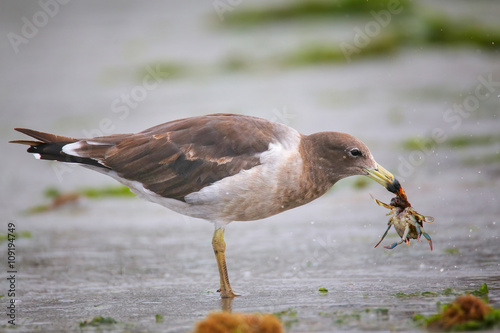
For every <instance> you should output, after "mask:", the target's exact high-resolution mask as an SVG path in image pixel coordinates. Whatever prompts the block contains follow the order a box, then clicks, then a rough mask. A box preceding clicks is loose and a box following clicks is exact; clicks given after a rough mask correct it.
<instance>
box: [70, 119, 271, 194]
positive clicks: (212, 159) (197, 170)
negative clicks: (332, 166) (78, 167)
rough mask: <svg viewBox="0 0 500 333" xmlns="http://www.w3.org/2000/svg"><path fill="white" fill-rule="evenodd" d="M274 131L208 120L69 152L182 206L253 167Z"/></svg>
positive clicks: (259, 124)
mask: <svg viewBox="0 0 500 333" xmlns="http://www.w3.org/2000/svg"><path fill="white" fill-rule="evenodd" d="M276 125H277V124H275V123H271V122H269V121H267V120H264V119H261V118H255V117H248V116H241V115H225V114H216V115H208V116H202V117H193V118H186V119H180V120H176V121H172V122H168V123H165V124H162V125H158V126H155V127H152V128H149V129H147V130H145V131H143V132H140V133H137V134H130V135H119V136H109V137H102V138H94V139H90V140H87V144H86V145H81V146H80V147H78V149H76V150H75V151H76V153H77V154H78V156H80V157H86V158H93V159H97V160H99V161H100V163H101V164H103V165H104V166H106V167H108V168H110V169H112V170H113V171H115V172H116V173H117V174H118V175H119V176H120V177H123V178H125V179H128V180H134V181H138V182H140V183H142V184H143V186H144V187H145V188H147V189H148V190H150V191H153V192H155V193H157V194H159V195H161V196H163V197H167V198H173V199H178V200H184V197H185V196H186V195H188V194H189V193H192V192H196V191H199V190H200V189H202V188H203V187H205V186H207V185H210V184H212V183H214V182H216V181H218V180H220V179H223V178H225V177H228V176H232V175H234V174H237V173H238V172H240V171H241V170H246V169H250V168H252V167H254V166H256V165H259V164H260V159H259V155H260V153H262V152H264V151H266V150H267V149H268V147H269V143H270V142H272V141H275V140H276V133H275V126H276ZM80 142H85V141H80Z"/></svg>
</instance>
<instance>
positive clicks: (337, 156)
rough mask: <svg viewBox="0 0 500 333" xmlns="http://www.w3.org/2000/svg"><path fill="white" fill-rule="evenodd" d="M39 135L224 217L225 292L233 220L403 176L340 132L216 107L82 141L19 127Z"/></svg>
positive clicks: (133, 183) (97, 166)
mask: <svg viewBox="0 0 500 333" xmlns="http://www.w3.org/2000/svg"><path fill="white" fill-rule="evenodd" d="M16 130H17V131H19V132H22V133H24V134H27V135H29V136H31V137H33V138H35V139H37V140H38V141H25V140H18V141H12V142H14V143H21V144H28V145H30V148H29V149H28V152H30V153H33V154H35V156H36V157H39V158H41V159H47V160H56V161H60V162H68V163H80V164H82V165H84V166H87V167H89V168H91V169H93V170H96V171H99V172H102V173H104V174H107V175H109V176H111V177H113V178H115V179H117V180H118V181H120V182H122V183H123V184H125V185H127V186H129V187H130V188H131V189H132V190H133V191H134V192H135V193H137V194H138V195H140V196H142V197H144V198H145V199H147V200H150V201H153V202H156V203H159V204H162V205H164V206H166V207H168V208H171V209H173V210H175V211H177V212H180V213H182V214H185V215H188V216H193V217H199V218H204V219H207V220H211V221H213V222H215V226H216V232H215V233H214V238H213V246H214V251H215V253H216V257H217V260H218V263H219V270H220V274H221V295H222V296H223V297H232V296H234V293H233V292H232V290H231V287H230V285H229V280H228V279H227V271H226V266H225V260H224V250H225V245H224V240H223V230H224V227H225V225H227V224H228V223H229V222H231V221H249V220H256V219H262V218H265V217H268V216H271V215H274V214H277V213H280V212H282V211H284V210H287V209H291V208H294V207H297V206H300V205H303V204H306V203H308V202H310V201H312V200H314V199H316V198H318V197H319V196H321V195H322V194H324V193H325V192H326V191H327V190H328V189H329V188H330V187H332V186H333V185H334V184H335V183H336V182H337V181H338V180H340V179H342V178H345V177H348V176H352V175H367V176H369V177H370V178H372V179H374V180H376V181H377V182H379V183H381V184H382V185H384V186H385V187H386V188H387V189H388V190H390V191H392V192H395V191H396V189H397V188H399V183H398V182H397V180H395V179H394V177H393V176H392V175H391V174H390V173H389V172H387V171H386V170H385V169H383V168H382V167H381V166H380V165H378V164H377V163H376V162H375V160H374V159H373V157H372V154H371V153H370V151H369V149H368V147H366V145H365V144H364V143H362V142H361V141H359V140H358V139H356V138H355V137H353V136H351V135H349V134H345V133H337V132H321V133H315V134H311V135H302V134H300V133H299V132H297V131H296V130H294V129H292V128H290V127H287V126H285V125H283V124H278V123H273V122H270V121H267V120H265V119H261V118H256V117H250V116H243V115H233V114H213V115H207V116H201V117H192V118H185V119H179V120H175V121H171V122H168V123H164V124H161V125H158V126H155V127H152V128H149V129H146V130H144V131H142V132H139V133H136V134H116V135H110V136H105V137H96V138H91V139H75V138H70V137H64V136H57V135H53V134H48V133H42V132H37V131H34V130H29V129H21V128H18V129H16Z"/></svg>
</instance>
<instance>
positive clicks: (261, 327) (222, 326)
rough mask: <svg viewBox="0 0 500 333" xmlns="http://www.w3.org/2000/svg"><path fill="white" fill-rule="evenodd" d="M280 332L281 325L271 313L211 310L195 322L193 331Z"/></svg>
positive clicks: (222, 332) (199, 332)
mask: <svg viewBox="0 0 500 333" xmlns="http://www.w3.org/2000/svg"><path fill="white" fill-rule="evenodd" d="M212 332H213V333H225V332H228V333H229V332H239V333H257V332H259V333H281V332H283V326H282V325H281V322H280V321H279V319H278V318H277V317H276V316H274V315H272V314H245V313H229V312H213V313H210V314H209V315H208V316H207V318H205V319H204V320H203V321H200V322H198V323H197V324H196V328H195V330H194V333H212Z"/></svg>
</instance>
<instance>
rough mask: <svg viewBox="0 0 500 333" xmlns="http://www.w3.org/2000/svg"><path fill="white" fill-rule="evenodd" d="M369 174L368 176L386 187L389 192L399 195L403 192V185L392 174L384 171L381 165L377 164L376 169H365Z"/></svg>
mask: <svg viewBox="0 0 500 333" xmlns="http://www.w3.org/2000/svg"><path fill="white" fill-rule="evenodd" d="M365 171H366V172H367V174H366V176H367V177H368V178H371V179H373V180H374V181H376V182H377V183H379V184H380V185H382V186H384V187H385V188H386V189H387V190H388V191H390V192H392V193H396V194H398V193H399V192H400V190H401V185H400V184H399V181H398V180H397V179H396V178H394V176H393V175H392V173H390V172H389V171H387V170H386V169H384V168H383V167H382V166H381V165H380V164H378V163H377V167H376V168H375V169H372V168H365Z"/></svg>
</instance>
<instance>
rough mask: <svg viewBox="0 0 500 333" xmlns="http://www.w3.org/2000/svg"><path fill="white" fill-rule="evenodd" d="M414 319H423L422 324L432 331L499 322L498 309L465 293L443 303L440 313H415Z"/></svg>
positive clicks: (476, 326)
mask: <svg viewBox="0 0 500 333" xmlns="http://www.w3.org/2000/svg"><path fill="white" fill-rule="evenodd" d="M415 320H417V321H418V320H423V321H424V326H426V328H427V329H429V330H433V331H434V330H436V331H443V330H444V331H472V330H481V329H487V328H492V327H495V325H498V324H499V323H500V310H499V309H493V308H492V307H491V306H489V305H488V304H486V303H485V302H484V301H483V300H482V299H480V298H478V297H476V296H474V295H471V294H466V295H462V296H459V297H457V298H456V299H455V301H453V303H451V304H448V305H445V306H444V307H443V309H442V312H441V313H438V314H435V315H432V316H430V317H425V316H422V315H417V316H415Z"/></svg>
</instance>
